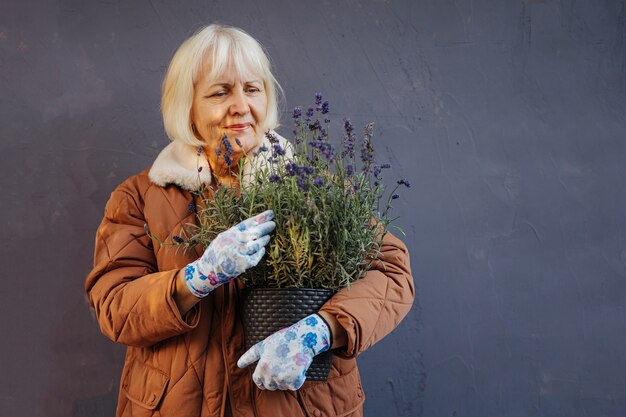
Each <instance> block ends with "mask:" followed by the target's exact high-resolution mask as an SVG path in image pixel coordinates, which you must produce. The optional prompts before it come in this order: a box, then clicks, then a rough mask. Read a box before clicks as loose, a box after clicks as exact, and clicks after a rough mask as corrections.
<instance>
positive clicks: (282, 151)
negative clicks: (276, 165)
mask: <svg viewBox="0 0 626 417" xmlns="http://www.w3.org/2000/svg"><path fill="white" fill-rule="evenodd" d="M272 148H273V152H274V156H283V155H285V149H283V147H282V146H280V145H279V144H278V143H275V144H274V145H273V147H272Z"/></svg>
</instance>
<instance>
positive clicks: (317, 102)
mask: <svg viewBox="0 0 626 417" xmlns="http://www.w3.org/2000/svg"><path fill="white" fill-rule="evenodd" d="M315 105H316V106H319V107H320V109H321V105H322V93H315Z"/></svg>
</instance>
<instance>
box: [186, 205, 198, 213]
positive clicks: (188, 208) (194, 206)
mask: <svg viewBox="0 0 626 417" xmlns="http://www.w3.org/2000/svg"><path fill="white" fill-rule="evenodd" d="M187 210H188V211H189V213H191V214H195V213H196V205H195V204H194V203H189V205H188V206H187Z"/></svg>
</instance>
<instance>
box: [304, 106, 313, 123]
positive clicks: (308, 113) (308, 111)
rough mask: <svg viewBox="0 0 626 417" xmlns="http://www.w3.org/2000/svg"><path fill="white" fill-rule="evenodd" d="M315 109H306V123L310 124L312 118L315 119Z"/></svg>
mask: <svg viewBox="0 0 626 417" xmlns="http://www.w3.org/2000/svg"><path fill="white" fill-rule="evenodd" d="M313 111H314V110H313V107H309V108H308V109H306V119H305V120H306V121H307V122H310V121H311V118H312V117H313Z"/></svg>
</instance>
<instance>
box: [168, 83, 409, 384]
mask: <svg viewBox="0 0 626 417" xmlns="http://www.w3.org/2000/svg"><path fill="white" fill-rule="evenodd" d="M328 112H329V104H328V102H327V101H322V96H321V94H316V96H315V106H314V107H310V108H308V109H307V110H306V111H305V112H304V113H303V111H302V109H301V108H300V107H296V108H295V109H294V112H293V121H294V130H293V133H294V141H293V143H291V144H289V145H287V146H285V144H281V142H280V141H279V140H278V138H277V137H276V136H275V135H273V134H272V133H267V134H266V139H267V140H268V141H267V145H268V146H262V147H261V148H260V149H259V151H258V153H257V154H256V155H247V156H246V157H247V158H249V163H250V164H251V165H254V166H253V169H252V170H251V171H250V172H247V173H246V172H244V170H243V169H240V171H239V183H240V184H242V186H241V187H239V188H234V187H228V186H222V187H219V188H218V189H217V190H215V191H211V192H206V191H207V190H201V195H203V199H204V201H203V203H204V204H203V205H202V206H203V207H202V208H199V209H198V210H197V213H196V215H197V219H198V223H197V224H190V225H189V227H187V229H186V230H185V231H184V233H183V235H182V236H175V237H174V241H175V242H176V243H177V244H179V245H182V246H183V247H184V248H191V247H193V246H195V245H197V244H200V245H202V246H203V247H206V246H208V244H209V243H210V242H211V241H212V240H213V239H214V238H215V237H216V236H217V235H218V234H219V233H220V232H222V231H225V230H227V229H228V228H230V227H231V226H233V225H235V224H237V223H238V222H240V221H242V220H244V219H246V218H248V217H251V216H252V215H254V214H256V213H260V212H262V211H265V210H268V209H271V210H273V211H274V221H275V222H276V230H275V233H274V236H273V237H272V240H271V241H270V243H269V245H268V247H267V252H266V256H265V258H264V260H263V261H262V262H261V263H260V264H259V265H258V266H257V267H255V268H253V269H251V270H249V271H247V272H246V273H244V274H243V275H241V276H240V278H239V279H241V280H242V281H243V283H244V284H245V287H246V297H245V299H244V305H243V310H244V311H243V317H244V328H245V332H246V344H247V347H248V348H249V347H251V346H252V345H254V344H255V343H256V342H258V341H260V340H263V339H264V338H265V337H267V336H269V335H270V334H272V333H273V332H275V331H276V330H278V329H280V328H283V327H286V326H288V325H290V324H293V323H295V322H296V321H298V320H300V319H301V318H303V317H306V316H307V315H309V314H311V313H315V312H317V311H318V310H319V308H320V307H321V306H322V305H323V304H324V302H325V301H326V300H328V298H330V297H331V296H332V295H333V294H334V293H335V292H336V291H338V290H339V289H341V288H344V287H347V286H349V285H350V284H351V283H352V282H354V281H355V280H357V279H358V278H360V277H361V276H362V275H363V274H364V273H365V272H366V271H367V270H368V268H369V267H370V265H371V262H372V261H373V260H374V259H375V258H376V254H377V251H378V250H379V249H380V242H381V239H382V236H383V235H384V234H385V233H386V232H387V229H388V227H389V226H390V224H391V222H392V221H393V219H391V218H390V217H389V215H390V208H391V205H392V204H391V203H392V201H393V200H394V199H396V198H398V195H397V194H396V191H397V189H398V187H400V186H406V187H409V183H408V181H406V180H405V179H401V180H399V181H397V182H396V184H395V187H394V188H393V189H392V190H391V191H390V192H389V191H388V190H387V188H386V186H385V185H384V183H383V181H382V173H383V170H385V169H387V168H389V167H390V166H389V164H378V163H377V162H376V161H375V153H374V149H373V145H372V133H373V124H371V123H370V124H368V125H367V126H366V127H365V130H364V134H363V137H362V139H361V141H360V143H357V142H358V141H357V138H356V135H355V133H354V128H353V126H352V124H351V123H350V121H349V120H347V119H346V120H344V123H343V141H342V143H341V144H340V145H339V146H338V147H336V146H334V145H333V144H332V143H331V141H330V140H329V124H330V120H329V119H328V118H327V115H328ZM225 140H226V139H225ZM357 147H359V148H360V149H359V151H358V152H357ZM225 148H226V149H229V144H226V146H225ZM357 153H358V154H359V155H358V156H357ZM223 157H224V158H229V155H228V152H227V153H226V154H224V155H223ZM227 161H228V159H227ZM243 165H244V164H240V167H241V166H243ZM281 300H282V301H281ZM276 317H281V318H283V320H282V321H276ZM331 361H332V354H331V353H330V352H326V356H325V357H324V354H322V355H319V356H318V357H316V359H315V361H314V362H313V365H312V366H311V367H310V368H309V371H308V372H307V379H308V380H324V379H325V378H326V375H327V373H328V370H329V369H330V364H331Z"/></svg>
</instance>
